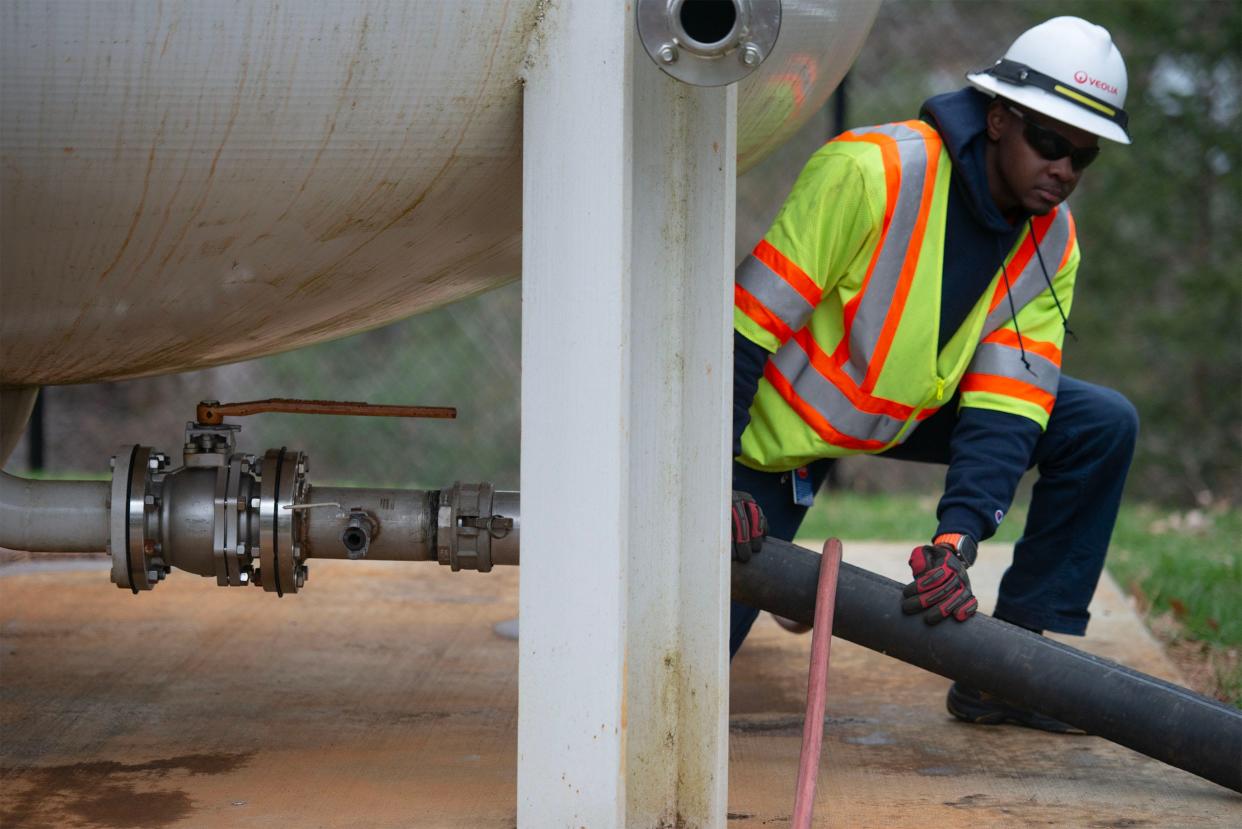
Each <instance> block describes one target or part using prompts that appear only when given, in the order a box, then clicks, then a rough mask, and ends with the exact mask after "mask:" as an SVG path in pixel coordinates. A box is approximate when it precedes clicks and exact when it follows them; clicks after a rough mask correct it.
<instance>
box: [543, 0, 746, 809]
mask: <svg viewBox="0 0 1242 829" xmlns="http://www.w3.org/2000/svg"><path fill="white" fill-rule="evenodd" d="M625 9H626V6H625V4H621V3H601V4H590V6H589V8H588V5H587V4H571V3H565V4H557V5H554V6H549V7H548V11H547V12H546V15H547V16H546V18H545V19H544V20H543V22H542V23H541V25H540V28H539V31H538V33H537V34H536V35H535V38H536V45H535V47H534V49H533V51H532V55H531V58H530V60H529V61H528V71H527V78H526V95H525V114H524V119H525V130H524V148H523V151H524V177H525V179H524V181H525V183H524V196H523V241H522V244H523V249H522V255H523V318H522V485H521V489H522V568H521V569H522V574H521V575H522V577H521V661H520V667H519V674H520V676H519V688H520V704H519V719H518V825H519V826H520V827H523V829H548V828H549V827H562V826H564V827H569V826H572V827H575V828H576V827H579V826H588V827H591V829H601V828H602V827H617V828H618V829H620V827H628V826H641V827H646V826H660V825H669V826H671V825H679V826H682V825H684V826H687V827H700V826H701V827H709V826H723V825H724V823H725V820H726V814H725V805H726V804H725V796H726V784H727V774H726V772H727V754H728V716H727V715H728V654H727V647H726V639H727V628H728V608H729V601H728V596H729V552H728V537H727V527H726V512H725V509H726V506H725V505H726V499H727V495H728V478H729V465H728V464H729V442H730V432H731V428H730V412H731V407H730V405H729V400H730V395H731V390H732V382H731V374H732V349H731V343H732V339H731V333H730V331H731V324H730V320H731V314H732V311H731V307H732V272H733V264H734V263H733V227H734V185H735V169H736V148H735V122H736V92H735V90H734V89H733V88H732V87H729V88H717V89H702V88H694V87H689V86H685V85H683V84H681V83H679V82H677V81H674V80H672V79H671V78H668V77H667V76H665V75H664V74H663V73H662V72H660V71H659V70H658V69H657V68H656V67H655V66H654V65H653V64H652V63H651V61H650V60H649V59H648V58H647V56H646V54H645V53H643V52H642V51H641V47H639V46H638V44H637V34H636V31H635V24H634V18H633V12H632V11H630V12H627V11H626V10H625Z"/></svg>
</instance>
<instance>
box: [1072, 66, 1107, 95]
mask: <svg viewBox="0 0 1242 829" xmlns="http://www.w3.org/2000/svg"><path fill="white" fill-rule="evenodd" d="M1074 82H1075V83H1078V84H1081V85H1085V86H1094V87H1096V88H1097V89H1103V90H1104V91H1105V92H1107V93H1109V94H1110V95H1116V94H1117V87H1115V86H1113V85H1112V84H1110V83H1108V82H1106V81H1102V80H1100V79H1099V78H1093V77H1091V76H1090V75H1088V74H1087V73H1086V72H1084V71H1082V70H1081V69H1079V70H1078V71H1077V72H1075V73H1074Z"/></svg>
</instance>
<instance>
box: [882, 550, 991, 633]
mask: <svg viewBox="0 0 1242 829" xmlns="http://www.w3.org/2000/svg"><path fill="white" fill-rule="evenodd" d="M967 566H969V563H968V562H967V561H966V560H965V559H964V558H962V556H961V555H960V554H959V553H958V551H957V550H956V549H955V548H954V547H953V545H952V544H944V543H942V544H924V545H923V546H922V547H915V548H914V550H913V552H911V553H910V571H911V572H912V573H913V574H914V581H912V582H910V583H909V584H907V585H906V586H905V588H904V589H903V590H902V591H901V595H902V596H903V597H904V598H903V599H902V600H901V610H902V612H903V613H905V614H906V615H910V614H913V613H922V614H923V621H924V622H927V624H929V625H934V624H937V623H938V622H940V621H941V620H942V619H946V618H948V617H949V616H952V617H953V618H954V619H956V620H957V621H959V622H964V621H966V620H967V619H969V618H970V617H971V616H973V615H974V613H975V611H976V610H977V609H978V608H979V600H978V599H976V598H975V596H974V594H973V593H971V592H970V578H969V577H967V575H966V568H967Z"/></svg>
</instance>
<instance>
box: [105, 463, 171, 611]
mask: <svg viewBox="0 0 1242 829" xmlns="http://www.w3.org/2000/svg"><path fill="white" fill-rule="evenodd" d="M168 466H169V463H168V458H167V456H165V455H163V454H162V453H159V452H156V451H155V450H153V449H152V448H151V447H150V446H139V445H134V446H126V447H123V448H122V449H121V450H120V451H118V452H117V453H116V455H115V456H114V457H113V459H112V497H111V500H110V516H109V517H110V532H109V542H108V552H109V553H110V554H111V556H112V575H111V578H112V583H113V584H115V585H116V586H117V587H119V588H121V589H123V590H124V589H128V590H131V591H133V592H134V593H135V594H136V593H138V591H140V590H151V589H153V588H154V587H155V585H156V584H158V583H159V582H160V581H162V580H163V579H164V577H165V576H166V575H167V574H168V572H169V568H168V567H167V565H165V564H164V562H163V560H162V559H160V558H159V557H158V554H159V552H160V545H159V537H160V534H159V529H158V526H157V525H158V523H159V507H160V499H159V492H158V482H159V481H160V480H162V479H163V475H164V472H165V470H167V469H168Z"/></svg>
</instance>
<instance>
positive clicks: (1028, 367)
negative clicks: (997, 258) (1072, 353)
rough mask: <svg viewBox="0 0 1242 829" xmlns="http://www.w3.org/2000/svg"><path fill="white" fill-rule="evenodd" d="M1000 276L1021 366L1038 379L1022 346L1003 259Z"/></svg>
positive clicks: (1002, 259) (1016, 312) (1015, 310)
mask: <svg viewBox="0 0 1242 829" xmlns="http://www.w3.org/2000/svg"><path fill="white" fill-rule="evenodd" d="M1035 250H1039V245H1038V244H1036V245H1035ZM1001 275H1002V276H1004V277H1005V298H1006V299H1008V300H1009V318H1010V319H1011V320H1013V331H1014V333H1015V334H1017V335H1018V351H1019V352H1021V354H1022V365H1024V366H1026V370H1027V371H1029V372H1030V373H1031V374H1032V375H1034V376H1036V377H1038V376H1039V375H1037V374H1035V369H1033V368H1031V363H1030V361H1029V360H1027V359H1026V346H1025V345H1023V344H1022V330H1021V329H1020V328H1018V309H1017V308H1015V307H1014V305H1013V292H1012V291H1010V290H1009V269H1008V268H1007V267H1005V260H1004V258H1003V257H1002V258H1001Z"/></svg>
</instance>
